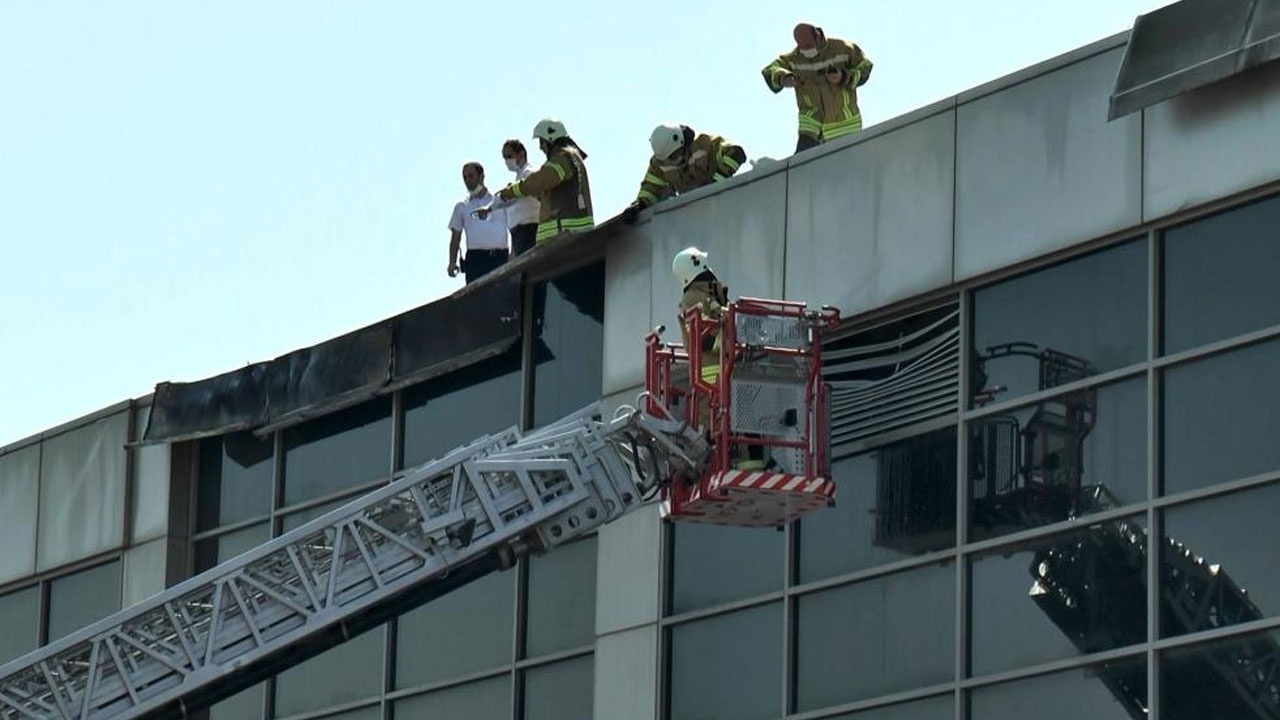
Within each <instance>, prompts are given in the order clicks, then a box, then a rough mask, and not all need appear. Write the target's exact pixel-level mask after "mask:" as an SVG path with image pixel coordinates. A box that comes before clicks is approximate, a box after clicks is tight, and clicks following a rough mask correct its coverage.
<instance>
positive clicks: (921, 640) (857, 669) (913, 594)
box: [796, 563, 956, 712]
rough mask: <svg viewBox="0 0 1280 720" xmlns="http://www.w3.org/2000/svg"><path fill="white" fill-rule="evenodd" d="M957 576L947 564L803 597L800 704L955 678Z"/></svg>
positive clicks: (808, 706) (811, 706)
mask: <svg viewBox="0 0 1280 720" xmlns="http://www.w3.org/2000/svg"><path fill="white" fill-rule="evenodd" d="M955 577H956V570H955V565H954V564H952V563H945V564H942V565H930V566H928V567H925V568H920V569H917V570H911V571H908V572H902V573H896V574H894V575H889V576H887V577H883V578H875V579H873V580H868V581H865V582H860V583H857V584H854V585H846V586H844V587H838V588H835V589H832V590H824V591H822V592H817V593H812V594H808V595H803V596H801V597H800V599H799V604H798V606H797V619H796V696H797V702H798V704H799V708H798V710H800V711H801V712H803V711H807V710H817V709H820V708H824V707H827V706H830V705H839V704H841V703H846V702H853V701H855V700H865V699H868V698H873V697H877V696H880V695H889V694H891V693H895V692H900V691H903V690H911V689H914V688H920V687H927V686H930V685H937V684H939V683H944V682H950V681H951V680H952V679H953V678H954V677H955V665H956V661H955V657H956V653H955V636H956V629H955V625H956V623H955V616H956V613H955V595H956V589H955V588H956V582H955Z"/></svg>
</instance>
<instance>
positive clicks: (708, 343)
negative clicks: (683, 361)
mask: <svg viewBox="0 0 1280 720" xmlns="http://www.w3.org/2000/svg"><path fill="white" fill-rule="evenodd" d="M707 258H708V254H707V253H706V252H705V251H703V250H699V249H698V248H696V247H687V248H685V249H684V250H681V251H680V252H678V253H676V256H675V257H674V258H673V259H672V260H671V272H672V273H674V274H675V276H676V281H677V282H679V283H680V288H681V295H680V313H679V320H680V333H681V335H682V336H683V339H684V346H685V348H686V349H688V348H689V347H690V344H689V343H690V342H691V341H692V340H691V338H690V337H689V332H690V328H689V326H688V325H687V324H686V322H685V313H686V312H688V311H689V309H690V308H694V307H697V308H700V313H701V315H702V317H703V319H705V320H707V321H709V322H712V323H719V322H720V319H721V318H722V317H724V313H725V310H726V309H727V308H728V306H729V287H728V286H727V285H724V284H722V283H721V282H720V278H719V277H717V276H716V273H715V271H714V270H712V269H711V266H710V265H709V264H708V263H707ZM698 342H700V343H701V344H702V368H701V371H700V372H701V374H702V379H703V380H704V381H706V382H708V383H711V384H713V385H715V384H716V383H717V382H718V381H719V379H720V332H719V327H718V325H717V326H716V327H715V330H714V331H713V332H711V333H709V334H707V335H704V336H703V337H702V338H701V339H699V340H698ZM710 422H711V408H710V407H709V406H708V405H706V404H703V405H700V406H699V408H698V425H699V426H700V427H701V428H702V430H704V431H705V430H707V429H708V427H709V425H710ZM729 455H730V457H731V458H733V466H734V467H735V468H737V469H739V470H758V469H761V468H763V467H764V466H765V463H764V447H763V446H760V445H747V446H746V447H745V448H738V447H731V448H730V449H729Z"/></svg>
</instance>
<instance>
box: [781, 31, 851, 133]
mask: <svg viewBox="0 0 1280 720" xmlns="http://www.w3.org/2000/svg"><path fill="white" fill-rule="evenodd" d="M832 68H835V69H836V70H838V71H840V81H839V82H838V83H836V84H834V85H833V84H831V82H830V81H828V80H827V72H828V71H829V70H830V69H832ZM871 68H872V64H871V61H870V60H869V59H867V57H866V55H864V54H863V53H862V49H861V48H859V47H858V46H857V45H855V44H853V43H850V42H846V41H844V40H839V39H836V38H827V39H826V42H825V43H824V44H823V46H822V49H821V50H819V51H818V54H817V56H816V57H812V58H807V57H805V56H804V55H801V54H800V51H799V49H796V50H792V51H791V52H789V53H787V54H785V55H781V56H779V57H778V59H776V60H774V61H773V62H771V63H769V65H768V66H766V67H765V68H764V70H762V71H761V73H762V74H763V75H764V81H765V84H766V85H768V86H769V89H770V90H772V91H773V92H775V93H778V92H782V90H783V87H782V80H783V78H785V77H786V76H787V75H788V74H790V75H794V76H795V79H796V86H795V94H796V107H797V109H798V110H799V113H800V117H799V131H800V134H801V135H808V136H809V137H812V138H814V139H816V140H820V141H823V142H825V141H828V140H834V139H836V138H838V137H842V136H844V135H848V134H850V133H854V132H857V131H858V130H861V129H862V113H861V112H859V110H858V90H857V88H858V87H859V86H861V85H862V84H863V83H865V82H866V81H867V78H868V77H870V75H871Z"/></svg>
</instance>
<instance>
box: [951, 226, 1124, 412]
mask: <svg viewBox="0 0 1280 720" xmlns="http://www.w3.org/2000/svg"><path fill="white" fill-rule="evenodd" d="M1147 295H1148V290H1147V245H1146V242H1145V241H1137V242H1132V243H1127V244H1125V245H1121V246H1119V247H1116V248H1112V249H1109V250H1105V251H1103V252H1099V253H1095V254H1093V255H1087V256H1085V257H1082V258H1079V259H1077V260H1072V261H1069V262H1066V263H1063V264H1061V265H1057V266H1054V267H1051V268H1048V269H1047V270H1041V271H1039V272H1036V273H1032V274H1030V275H1025V276H1023V277H1019V278H1015V279H1013V280H1009V281H1007V282H1003V283H1000V284H999V285H995V286H992V287H989V288H986V289H983V290H979V291H977V292H975V293H974V294H973V347H974V350H975V352H976V353H977V357H976V358H973V359H972V360H971V362H973V363H974V365H973V369H974V372H973V374H972V376H971V378H970V380H971V393H972V394H973V395H974V396H978V395H979V394H982V393H985V394H986V395H988V396H989V397H991V398H993V399H995V400H997V401H1001V400H1009V399H1012V398H1016V397H1018V396H1020V395H1025V394H1027V393H1030V392H1034V391H1036V390H1040V389H1047V388H1051V387H1055V386H1057V385H1061V384H1063V383H1065V382H1070V381H1072V380H1078V379H1080V378H1082V377H1087V376H1089V375H1094V374H1096V373H1100V372H1106V371H1108V370H1114V369H1116V368H1120V367H1125V366H1126V365H1132V364H1133V363H1138V362H1142V361H1143V360H1146V358H1147Z"/></svg>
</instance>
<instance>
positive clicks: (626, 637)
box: [592, 625, 659, 720]
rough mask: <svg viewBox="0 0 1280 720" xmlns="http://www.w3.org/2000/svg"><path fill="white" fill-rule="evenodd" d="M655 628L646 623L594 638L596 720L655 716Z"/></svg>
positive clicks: (656, 712)
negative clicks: (631, 628) (632, 628)
mask: <svg viewBox="0 0 1280 720" xmlns="http://www.w3.org/2000/svg"><path fill="white" fill-rule="evenodd" d="M658 632H659V631H658V626H657V625H645V626H643V627H638V628H635V629H634V630H627V631H625V632H619V633H614V634H612V635H605V636H603V637H600V638H597V640H596V656H595V658H596V668H595V684H596V688H595V712H594V713H593V714H592V717H593V718H595V720H649V719H650V718H656V717H657V716H658V707H657V695H658V693H657V685H658Z"/></svg>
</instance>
